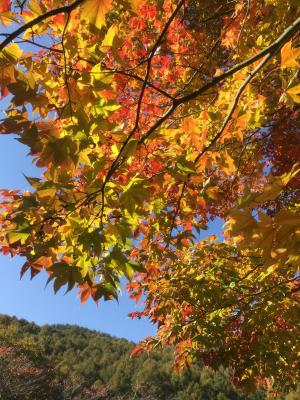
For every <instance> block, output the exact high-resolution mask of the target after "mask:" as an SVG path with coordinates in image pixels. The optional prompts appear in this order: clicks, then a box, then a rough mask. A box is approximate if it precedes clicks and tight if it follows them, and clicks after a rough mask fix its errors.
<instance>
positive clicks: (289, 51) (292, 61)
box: [281, 41, 300, 68]
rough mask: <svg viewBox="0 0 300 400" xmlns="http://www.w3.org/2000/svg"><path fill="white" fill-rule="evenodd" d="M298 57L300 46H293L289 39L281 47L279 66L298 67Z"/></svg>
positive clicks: (299, 55)
mask: <svg viewBox="0 0 300 400" xmlns="http://www.w3.org/2000/svg"><path fill="white" fill-rule="evenodd" d="M299 57H300V48H293V47H292V42H291V41H290V42H288V43H286V44H285V45H284V46H283V47H282V49H281V68H294V67H299V65H300V64H299V62H298V61H297V59H298V58H299Z"/></svg>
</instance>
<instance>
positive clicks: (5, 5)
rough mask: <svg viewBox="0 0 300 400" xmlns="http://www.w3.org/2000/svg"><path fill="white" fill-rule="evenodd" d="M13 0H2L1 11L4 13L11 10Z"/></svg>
mask: <svg viewBox="0 0 300 400" xmlns="http://www.w3.org/2000/svg"><path fill="white" fill-rule="evenodd" d="M10 7H11V1H10V0H2V1H1V4H0V12H1V13H4V12H7V11H10Z"/></svg>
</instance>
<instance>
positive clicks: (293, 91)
mask: <svg viewBox="0 0 300 400" xmlns="http://www.w3.org/2000/svg"><path fill="white" fill-rule="evenodd" d="M286 93H287V94H288V95H289V96H290V97H291V98H292V99H293V100H294V102H295V103H300V95H299V94H300V83H299V84H298V85H296V86H293V87H292V88H290V89H288V90H287V91H286Z"/></svg>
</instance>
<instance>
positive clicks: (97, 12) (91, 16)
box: [81, 0, 111, 29]
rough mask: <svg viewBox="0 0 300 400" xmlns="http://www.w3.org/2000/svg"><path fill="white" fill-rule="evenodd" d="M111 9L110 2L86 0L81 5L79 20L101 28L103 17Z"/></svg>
mask: <svg viewBox="0 0 300 400" xmlns="http://www.w3.org/2000/svg"><path fill="white" fill-rule="evenodd" d="M110 9H111V0H86V1H85V2H84V3H83V5H82V12H81V18H82V19H84V20H86V21H88V22H89V23H90V24H92V25H95V26H96V27H97V28H99V29H100V28H102V26H103V25H105V16H106V14H107V12H108V11H109V10H110Z"/></svg>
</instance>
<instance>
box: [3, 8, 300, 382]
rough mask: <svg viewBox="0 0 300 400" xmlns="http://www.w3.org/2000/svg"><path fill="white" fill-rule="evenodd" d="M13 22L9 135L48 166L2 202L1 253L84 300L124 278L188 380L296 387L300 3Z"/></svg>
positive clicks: (68, 12)
mask: <svg viewBox="0 0 300 400" xmlns="http://www.w3.org/2000/svg"><path fill="white" fill-rule="evenodd" d="M0 11H1V16H0V18H1V21H2V25H3V31H4V34H3V41H2V43H1V44H0V51H1V52H0V65H1V75H0V84H1V93H2V96H3V98H5V99H6V102H9V105H8V106H7V107H6V110H5V112H6V118H4V119H3V120H2V125H1V127H0V132H1V133H2V134H17V135H18V140H19V141H20V142H21V143H24V145H26V146H28V147H29V150H30V155H31V156H32V157H33V160H34V162H35V163H36V165H37V166H38V167H41V168H43V175H42V178H36V177H27V180H28V182H29V183H30V185H31V186H32V190H31V191H30V192H18V191H7V190H3V191H2V204H1V228H2V232H1V237H0V240H1V250H2V252H3V253H4V254H11V255H12V256H14V255H19V256H22V257H23V258H24V260H25V262H24V265H23V267H22V271H21V274H24V273H25V272H26V271H28V270H29V271H30V273H31V275H32V276H35V275H36V274H37V273H39V272H40V271H41V270H42V269H45V270H46V271H47V272H48V274H49V282H50V281H51V282H53V285H54V290H55V291H57V290H59V289H60V288H61V287H62V286H64V285H66V287H67V290H71V289H72V288H73V287H74V286H78V287H79V289H80V294H81V300H82V301H83V302H84V301H86V300H87V299H88V298H89V297H92V298H93V299H94V300H95V301H98V300H100V299H102V298H104V299H106V300H107V299H111V298H117V296H118V291H119V288H120V279H121V277H122V276H124V275H125V277H126V278H127V279H128V280H129V283H128V285H127V288H128V291H129V295H130V297H132V298H135V299H136V300H137V301H138V300H139V299H140V298H141V296H142V295H145V303H144V310H143V311H142V312H141V313H133V316H136V317H138V318H139V317H142V316H146V317H148V318H149V319H150V320H151V321H152V322H153V323H157V324H158V330H157V335H156V337H154V338H148V339H146V340H145V341H144V342H143V343H142V344H141V345H140V348H138V349H137V352H138V351H139V349H146V350H148V349H151V348H153V347H156V346H158V345H168V344H171V345H174V346H175V348H176V356H175V365H176V367H178V368H179V369H180V368H181V367H182V366H183V365H185V364H186V363H189V362H192V360H193V359H195V358H197V357H200V358H202V359H203V360H204V361H205V363H206V364H207V365H210V366H217V365H219V364H220V363H222V364H223V365H224V366H231V367H233V368H234V370H235V379H236V382H238V383H241V384H243V385H244V386H245V387H248V388H251V387H252V386H253V385H254V384H255V383H257V382H264V383H265V384H267V385H272V384H273V382H276V384H277V385H279V386H282V385H283V384H284V383H285V382H287V381H291V382H293V381H295V380H296V379H297V378H299V371H300V368H299V354H300V342H299V337H300V330H299V328H300V323H299V311H300V310H299V300H300V297H299V295H300V272H299V240H300V231H299V229H300V215H299V191H300V186H299V185H300V178H299V176H300V173H299V171H300V165H299V157H300V134H299V133H300V126H299V103H300V82H299V65H300V47H299V30H300V8H299V1H297V0H252V1H244V0H234V1H219V0H218V1H217V0H212V1H206V2H205V1H198V0H190V1H188V0H186V1H184V0H180V1H174V0H165V1H161V0H157V1H154V0H153V1H151V0H145V1H135V0H128V1H127V0H119V1H114V0H77V1H74V2H71V1H65V2H61V1H56V0H47V1H39V0H29V1H24V2H21V1H15V2H2V3H1V6H0ZM8 28H9V32H13V33H10V34H9V33H5V32H8ZM215 218H221V219H222V220H223V221H224V232H223V235H224V236H222V237H214V236H210V237H208V238H207V237H206V238H204V236H205V230H206V229H207V227H208V226H209V223H210V221H212V220H214V219H215Z"/></svg>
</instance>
